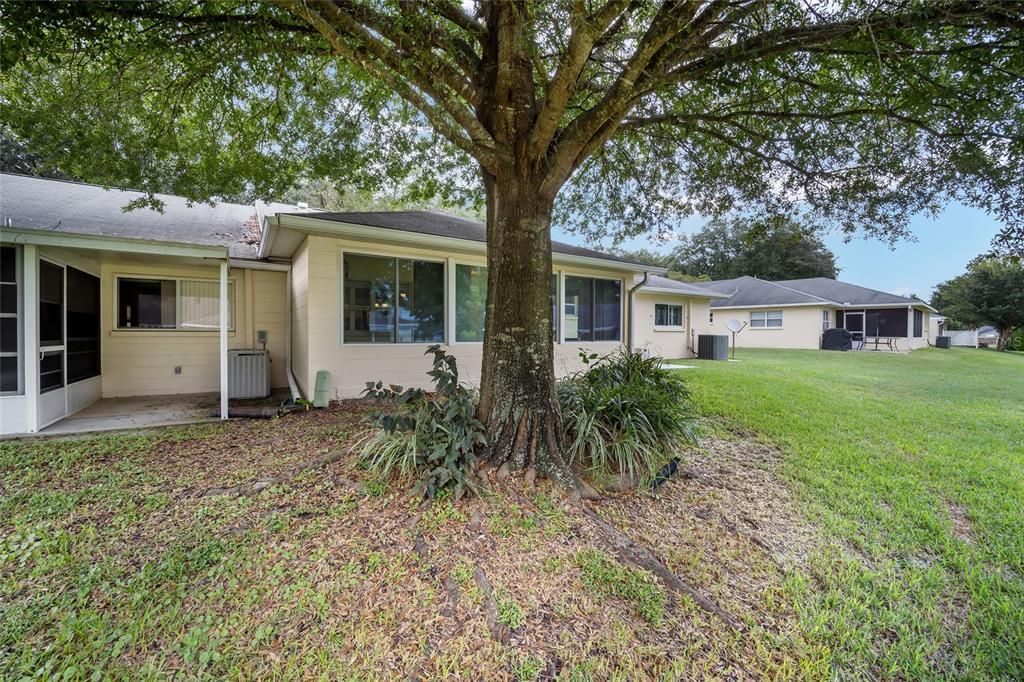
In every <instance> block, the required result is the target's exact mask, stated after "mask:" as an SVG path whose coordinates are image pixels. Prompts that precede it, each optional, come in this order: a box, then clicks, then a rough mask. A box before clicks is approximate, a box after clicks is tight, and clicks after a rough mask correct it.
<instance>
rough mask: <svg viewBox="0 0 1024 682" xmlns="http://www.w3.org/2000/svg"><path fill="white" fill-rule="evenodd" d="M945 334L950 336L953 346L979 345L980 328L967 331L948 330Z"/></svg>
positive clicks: (972, 346)
mask: <svg viewBox="0 0 1024 682" xmlns="http://www.w3.org/2000/svg"><path fill="white" fill-rule="evenodd" d="M942 335H943V336H948V337H949V343H950V345H953V346H970V347H971V348H977V347H978V330H977V329H968V330H966V331H952V330H946V331H945V332H944V333H943V334H942Z"/></svg>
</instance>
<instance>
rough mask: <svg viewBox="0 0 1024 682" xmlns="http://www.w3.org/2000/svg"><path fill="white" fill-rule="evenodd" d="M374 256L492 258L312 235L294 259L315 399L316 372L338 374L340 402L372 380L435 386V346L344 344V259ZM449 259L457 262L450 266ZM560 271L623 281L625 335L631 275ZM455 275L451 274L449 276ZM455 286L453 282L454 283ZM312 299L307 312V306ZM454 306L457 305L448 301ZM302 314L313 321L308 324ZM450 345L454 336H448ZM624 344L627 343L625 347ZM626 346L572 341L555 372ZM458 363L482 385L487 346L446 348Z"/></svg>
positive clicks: (559, 350) (302, 378) (306, 372)
mask: <svg viewBox="0 0 1024 682" xmlns="http://www.w3.org/2000/svg"><path fill="white" fill-rule="evenodd" d="M343 251H346V252H351V253H361V254H368V255H385V256H398V257H414V258H425V259H430V260H447V265H449V266H451V265H452V264H456V263H461V264H468V265H486V261H485V259H484V258H483V257H482V256H481V255H479V254H477V253H472V252H466V253H459V252H452V251H441V250H435V249H427V248H412V247H402V246H394V247H392V246H388V247H384V246H382V245H380V244H375V243H370V242H360V241H355V240H342V239H333V238H329V237H319V236H310V237H308V238H307V239H306V241H305V242H304V244H303V245H302V247H300V249H299V250H298V252H297V253H296V255H295V257H294V258H293V265H292V268H293V292H294V295H295V297H296V309H295V312H294V316H295V317H294V323H293V330H294V334H293V338H294V343H295V350H294V352H293V367H294V369H295V374H296V379H297V381H298V383H299V384H300V387H301V389H302V391H303V394H304V395H305V396H306V397H307V398H308V397H311V396H310V389H312V387H313V385H314V382H315V377H316V372H317V371H318V370H327V371H329V372H330V374H331V379H330V388H331V394H332V396H334V397H340V398H347V397H355V396H358V395H359V394H360V392H361V391H362V390H363V389H364V388H365V386H366V382H367V381H375V380H378V379H379V380H381V381H383V382H385V383H394V384H400V385H402V386H421V387H428V386H429V385H430V382H429V377H427V376H426V374H425V373H426V372H427V371H428V370H429V369H430V359H429V358H428V357H427V356H425V355H424V351H425V350H426V348H427V346H429V345H430V344H426V343H415V344H413V343H395V344H383V343H382V344H343V343H342V342H341V310H340V294H341V284H342V283H341V255H342V252H343ZM448 259H450V260H448ZM555 270H556V271H563V272H565V273H566V274H572V275H583V276H598V277H605V278H613V279H620V280H622V300H623V311H622V316H621V324H622V334H623V337H624V336H625V334H626V323H627V315H626V310H625V308H626V300H627V299H628V290H629V284H630V282H631V281H632V276H631V273H627V272H622V271H615V270H600V269H587V268H580V267H575V266H573V267H569V266H562V265H558V264H556V266H555ZM304 271H308V277H307V280H306V281H307V284H306V285H305V286H303V284H302V273H303V272H304ZM448 271H450V267H449V268H447V269H446V272H448ZM448 281H449V286H450V282H451V278H450V276H449V280H448ZM303 296H305V300H306V304H305V306H304V307H305V312H304V311H303V305H302V303H301V299H302V297H303ZM449 300H450V299H449ZM303 315H305V316H306V318H305V324H303ZM448 336H449V338H450V337H451V334H449V335H448ZM624 340H625V339H624V338H623V341H624ZM301 346H305V347H306V348H307V349H308V358H307V359H306V361H305V366H304V367H303V364H304V363H303V361H302V360H300V359H299V356H300V354H301V352H302V351H301V349H300V347H301ZM620 346H621V343H619V342H582V343H575V342H567V343H564V344H556V345H555V372H556V373H557V374H559V375H564V374H567V373H569V372H573V371H576V370H577V369H579V368H580V367H581V364H580V362H579V357H578V353H579V350H580V349H581V348H587V349H589V350H591V351H593V352H596V353H601V354H604V353H608V352H611V351H613V350H615V349H616V348H618V347H620ZM446 347H447V349H448V350H449V352H451V353H452V354H453V355H455V357H456V358H457V359H458V362H459V371H460V375H461V378H462V380H463V381H465V382H467V383H470V384H476V383H477V382H478V381H479V376H480V365H481V360H482V354H483V345H482V344H480V343H451V344H449V345H447V346H446Z"/></svg>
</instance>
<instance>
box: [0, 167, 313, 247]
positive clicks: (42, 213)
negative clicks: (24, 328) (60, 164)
mask: <svg viewBox="0 0 1024 682" xmlns="http://www.w3.org/2000/svg"><path fill="white" fill-rule="evenodd" d="M144 196H145V194H144V193H143V192H135V191H130V190H121V189H109V190H108V189H105V188H103V187H100V186H99V185H90V184H86V183H82V182H73V181H66V180H51V179H49V178H37V177H31V176H27V175H15V174H11V173H2V174H0V224H2V225H3V226H7V224H8V219H9V220H10V226H11V227H23V228H31V229H36V230H50V231H52V232H68V233H72V234H90V235H99V236H103V237H118V238H123V239H145V240H151V241H161V242H175V243H179V244H197V245H201V246H223V247H226V248H227V249H228V253H229V255H231V256H232V257H236V258H255V256H256V248H255V246H252V245H249V244H246V243H245V242H244V241H243V235H244V232H245V224H246V222H247V221H248V220H249V219H250V218H251V217H253V216H255V215H256V213H257V209H256V207H254V206H245V205H242V204H232V203H228V202H219V203H217V204H215V205H213V206H210V205H209V204H192V205H191V206H190V205H189V203H188V200H187V199H185V198H184V197H179V196H174V195H172V194H157V195H156V197H157V198H158V199H159V200H160V201H162V202H163V203H164V210H163V213H160V212H158V211H154V210H153V209H150V208H142V209H136V210H133V211H128V212H127V213H126V212H125V211H123V210H122V209H123V207H124V206H125V205H126V204H128V202H130V201H132V200H133V199H138V198H142V197H144ZM280 209H287V210H295V207H294V206H285V205H283V204H262V205H261V209H260V210H261V212H262V213H264V214H266V213H267V212H271V213H272V212H274V210H280Z"/></svg>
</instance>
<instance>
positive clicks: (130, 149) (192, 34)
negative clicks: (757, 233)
mask: <svg viewBox="0 0 1024 682" xmlns="http://www.w3.org/2000/svg"><path fill="white" fill-rule="evenodd" d="M0 16H3V22H4V25H3V31H2V36H3V38H2V39H3V44H2V45H0V48H2V49H0V58H2V60H3V62H2V66H3V75H2V77H0V102H2V104H3V110H4V119H5V122H6V123H7V124H8V125H9V127H10V128H11V130H12V131H13V132H14V134H16V135H17V136H18V137H19V138H20V139H23V140H24V141H26V143H27V144H28V148H29V151H30V152H31V153H32V154H35V155H37V156H38V157H39V158H40V159H41V160H42V162H43V163H44V164H46V163H52V164H53V165H55V166H57V167H59V168H61V170H63V171H64V172H66V173H68V174H70V175H72V176H75V177H79V178H82V179H85V180H93V181H99V182H103V183H110V184H118V185H129V186H132V187H134V188H137V189H142V190H149V191H156V190H158V189H160V190H165V189H166V188H172V189H173V191H174V192H176V193H178V194H183V195H185V196H188V197H192V198H194V199H202V200H208V199H215V198H217V197H219V196H238V195H242V194H248V195H251V196H275V195H280V194H282V193H283V192H284V191H285V190H287V189H288V188H289V187H291V186H293V185H294V184H295V183H296V181H299V180H302V179H310V178H322V177H328V178H331V179H333V180H336V181H340V180H344V181H345V182H346V183H348V184H350V185H352V186H354V187H355V188H357V189H360V188H365V189H373V188H377V187H381V186H385V185H388V184H391V185H393V186H397V187H400V188H401V189H402V191H403V192H404V193H406V194H407V195H408V196H409V197H410V198H411V199H413V200H415V199H417V198H422V197H436V198H438V200H440V201H442V202H444V203H447V204H457V205H463V206H466V205H468V206H477V207H479V206H481V205H486V210H487V213H486V215H487V257H488V259H487V262H488V265H487V303H486V307H487V315H486V320H485V331H484V342H483V343H484V348H483V363H482V368H481V379H480V401H479V412H480V416H481V419H482V421H483V422H484V423H485V424H486V425H487V431H488V433H487V437H488V443H489V445H488V447H489V448H491V450H492V455H493V456H492V459H493V460H494V461H495V462H501V463H502V465H504V464H506V463H508V464H510V465H511V466H515V467H516V468H521V467H525V466H534V465H537V466H538V467H540V468H543V469H545V470H546V471H547V472H549V473H552V475H553V476H554V477H555V478H557V479H558V480H560V481H563V482H570V483H571V482H577V481H574V478H575V476H574V474H573V473H572V472H571V470H570V469H569V468H568V467H567V466H565V463H564V461H563V460H562V458H561V446H560V445H559V442H558V434H559V433H561V428H560V424H559V417H558V405H557V400H556V397H555V393H554V377H555V374H554V351H553V347H552V337H553V335H552V312H551V311H552V306H551V302H550V281H551V271H552V267H551V266H552V261H551V224H552V221H553V220H554V221H556V222H558V223H560V224H561V225H562V226H563V227H568V228H569V229H573V230H576V231H577V232H579V233H580V234H583V235H585V236H587V237H589V238H603V237H607V236H614V237H617V238H622V237H626V236H630V235H637V234H641V233H644V232H649V231H657V230H660V229H663V228H664V227H665V225H666V224H671V221H673V220H676V219H679V218H680V217H685V216H688V215H693V214H699V215H703V216H707V217H715V216H721V215H725V214H727V213H730V212H733V211H737V210H742V212H743V213H744V214H745V215H748V216H753V217H756V218H773V217H778V216H790V217H792V216H798V217H799V219H800V220H801V222H803V223H805V224H808V225H813V226H818V227H831V228H837V229H839V230H842V231H844V232H846V233H847V234H851V233H854V232H857V231H863V232H865V233H867V234H869V235H874V236H877V237H881V238H883V239H889V240H893V239H897V238H899V237H901V236H904V235H905V234H906V229H907V223H908V220H909V218H910V216H912V215H915V214H917V213H920V212H929V211H931V212H934V211H937V210H939V209H940V208H941V207H942V206H943V205H944V204H945V203H947V202H949V201H950V200H960V201H963V202H966V203H968V204H972V205H974V206H979V207H981V208H983V209H984V210H987V211H990V212H992V213H994V214H995V215H996V216H998V217H999V219H1001V220H1002V221H1003V222H1004V224H1005V225H1006V226H1007V229H1008V233H1007V235H1006V237H1007V240H1008V241H1007V243H1012V241H1011V240H1012V238H1013V237H1014V235H1017V234H1018V233H1019V232H1020V231H1021V230H1022V227H1024V183H1021V178H1022V177H1024V45H1022V40H1024V5H1022V3H1020V2H1019V1H1017V0H931V1H928V2H923V1H922V0H875V1H872V2H868V1H867V0H841V1H838V2H835V1H826V0H820V1H817V0H778V1H777V2H766V1H765V0H661V1H657V2H655V1H648V0H551V1H550V2H539V1H538V2H528V1H527V0H476V1H475V2H470V3H465V4H464V3H462V2H458V1H457V0H420V1H419V2H412V1H405V0H276V1H275V2H262V1H258V0H214V1H211V2H197V1H195V0H129V1H125V2H107V1H101V0H96V1H87V2H74V3H71V2H64V3H56V2H20V1H14V0H0ZM151 199H153V198H152V197H151ZM151 203H155V202H152V201H151ZM625 340H626V339H623V341H625ZM577 483H578V482H577Z"/></svg>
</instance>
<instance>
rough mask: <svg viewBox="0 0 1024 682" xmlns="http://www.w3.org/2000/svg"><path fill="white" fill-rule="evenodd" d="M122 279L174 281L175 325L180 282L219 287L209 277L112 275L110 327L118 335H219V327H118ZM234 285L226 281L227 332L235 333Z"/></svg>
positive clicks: (179, 302)
mask: <svg viewBox="0 0 1024 682" xmlns="http://www.w3.org/2000/svg"><path fill="white" fill-rule="evenodd" d="M122 279H143V280H151V281H155V282H160V281H165V280H173V281H174V320H175V325H177V323H178V320H180V319H181V295H180V294H181V283H182V282H207V283H210V284H216V285H218V286H220V280H219V279H211V278H209V277H174V276H164V275H132V274H128V273H118V274H116V275H114V311H113V312H114V320H113V324H112V325H111V330H112V331H113V332H116V333H118V334H122V333H132V334H134V333H136V332H141V333H143V334H152V333H158V332H164V333H168V334H204V335H207V334H219V333H220V327H212V328H210V329H202V328H200V327H179V326H175V327H173V328H172V327H121V326H119V325H118V317H119V312H120V310H121V280H122ZM235 287H236V284H235V280H234V278H229V279H228V313H229V317H230V318H231V319H230V320H228V331H229V332H234V331H235V307H236V306H235V301H234V298H235V291H236V289H235Z"/></svg>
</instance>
